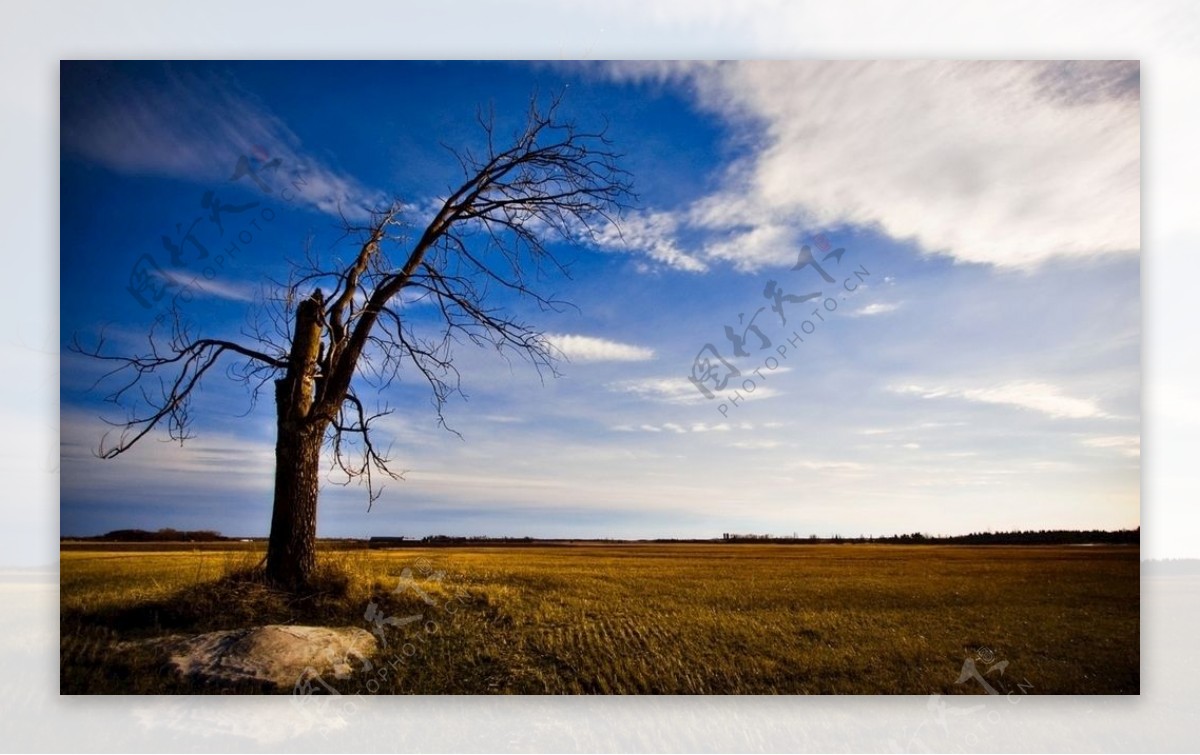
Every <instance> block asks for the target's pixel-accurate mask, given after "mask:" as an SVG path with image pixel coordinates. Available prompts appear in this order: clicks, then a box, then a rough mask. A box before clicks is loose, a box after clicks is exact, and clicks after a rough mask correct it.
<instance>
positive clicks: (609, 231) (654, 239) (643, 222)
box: [592, 212, 708, 273]
mask: <svg viewBox="0 0 1200 755" xmlns="http://www.w3.org/2000/svg"><path fill="white" fill-rule="evenodd" d="M678 227H679V221H678V219H677V218H676V217H675V216H674V215H672V214H670V213H667V212H640V213H630V214H629V215H626V216H625V217H624V218H622V219H621V220H620V222H619V223H608V224H606V225H604V226H603V227H601V228H600V229H599V230H598V231H597V232H596V235H595V236H594V237H593V238H592V241H593V242H594V243H596V244H597V245H598V246H599V247H600V248H601V249H605V250H608V251H622V252H636V253H641V254H645V255H646V256H648V257H650V258H651V259H653V260H655V261H656V262H660V263H662V264H664V265H666V266H667V267H672V268H675V269H677V270H686V271H688V272H693V273H699V272H704V271H705V270H707V269H708V265H707V264H705V263H704V262H702V261H701V260H699V259H697V258H696V257H695V256H693V255H691V254H688V253H687V252H685V251H684V250H683V249H681V248H680V247H679V244H678V242H676V240H675V232H676V231H677V230H678ZM652 269H653V268H650V267H648V266H645V265H642V266H640V267H639V268H638V270H639V272H650V271H651V270H652Z"/></svg>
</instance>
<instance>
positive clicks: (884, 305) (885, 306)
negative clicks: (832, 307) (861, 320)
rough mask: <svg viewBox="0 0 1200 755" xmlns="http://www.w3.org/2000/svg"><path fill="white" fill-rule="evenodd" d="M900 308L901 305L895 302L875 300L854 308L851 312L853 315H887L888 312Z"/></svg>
mask: <svg viewBox="0 0 1200 755" xmlns="http://www.w3.org/2000/svg"><path fill="white" fill-rule="evenodd" d="M897 309H900V305H899V304H897V303H895V302H873V303H871V304H868V305H867V306H865V307H861V308H859V309H856V310H854V311H853V312H851V313H850V315H851V317H871V316H872V315H886V314H887V313H888V312H895V311H896V310H897Z"/></svg>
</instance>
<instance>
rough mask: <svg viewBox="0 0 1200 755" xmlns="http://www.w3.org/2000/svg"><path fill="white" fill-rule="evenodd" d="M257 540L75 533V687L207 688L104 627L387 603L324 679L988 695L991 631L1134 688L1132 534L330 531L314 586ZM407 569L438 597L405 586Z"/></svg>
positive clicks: (280, 618) (546, 688)
mask: <svg viewBox="0 0 1200 755" xmlns="http://www.w3.org/2000/svg"><path fill="white" fill-rule="evenodd" d="M259 558H261V553H255V552H251V551H245V550H242V551H224V552H223V551H196V552H188V551H182V552H181V551H174V552H168V551H146V552H139V553H111V552H105V551H104V550H103V549H102V548H99V549H96V550H72V551H64V552H63V553H62V562H61V573H62V589H61V601H62V622H63V632H62V636H63V649H62V666H63V667H62V685H63V691H64V692H95V691H104V692H120V691H211V690H204V689H198V688H196V687H195V686H194V685H193V686H189V685H187V684H184V685H182V686H180V685H179V684H178V683H176V682H174V681H173V680H170V679H169V678H167V677H166V676H165V675H164V674H163V673H162V672H161V668H158V667H156V666H154V665H153V661H152V660H151V659H148V658H140V659H139V658H135V659H133V660H128V659H126V660H124V661H120V660H113V659H112V658H110V657H106V656H104V654H103V652H102V650H103V647H104V646H105V643H112V642H115V641H116V640H118V639H122V638H126V637H129V636H150V635H155V634H163V633H167V632H181V631H193V630H195V631H199V630H204V629H211V628H229V627H231V626H244V625H247V624H251V623H286V622H293V623H317V624H338V625H353V626H361V627H364V628H367V629H371V628H373V627H372V624H371V622H370V621H368V620H367V619H366V618H364V614H365V613H366V611H367V607H368V605H369V604H371V603H375V605H376V607H377V608H378V610H379V611H380V615H382V616H397V617H403V616H410V615H415V614H418V613H420V614H421V615H422V620H421V622H415V623H412V624H408V625H405V626H403V627H396V626H390V625H384V626H382V627H378V628H379V629H380V631H381V632H382V633H383V637H384V639H386V640H387V641H388V645H387V647H386V648H382V649H381V650H380V653H379V655H378V656H377V657H376V658H375V659H374V661H373V668H372V669H371V670H370V671H360V672H358V673H356V674H355V675H354V676H353V677H351V678H349V679H342V680H331V679H326V681H328V682H329V683H330V684H332V685H333V686H334V687H336V688H338V689H339V690H341V691H343V692H358V691H361V692H363V693H367V692H376V691H379V692H385V693H386V692H406V693H407V692H417V693H421V692H427V693H480V692H483V693H486V692H501V693H683V694H687V693H754V694H759V693H788V694H793V693H908V694H929V693H933V692H938V693H946V694H954V693H978V692H981V691H982V687H981V686H980V685H979V684H977V683H976V682H974V681H971V682H967V683H964V684H956V683H955V682H956V680H957V679H958V677H959V672H960V670H961V669H962V666H963V662H964V660H965V659H966V658H968V657H972V658H978V657H979V654H980V650H981V649H984V650H985V651H986V653H984V655H985V656H986V657H987V658H988V660H989V661H991V662H994V663H1000V662H1002V661H1007V666H1005V667H1004V668H1003V674H1001V673H999V670H998V669H997V670H996V671H994V672H993V673H992V674H990V675H988V677H987V678H988V679H989V680H990V681H992V682H993V683H994V686H996V687H997V688H999V689H1002V690H1014V691H1016V690H1018V687H1017V684H1018V682H1021V683H1023V684H1028V685H1032V686H1031V687H1030V688H1028V689H1027V691H1028V692H1030V693H1136V692H1137V691H1138V687H1139V649H1138V608H1139V564H1138V549H1137V548H1136V547H1031V546H1023V547H964V546H911V547H906V546H893V545H836V546H835V545H783V546H781V545H769V544H754V545H741V544H739V545H719V544H714V545H696V544H680V545H657V544H631V545H579V546H554V547H537V546H535V547H514V548H495V547H488V548H474V549H473V548H432V549H402V550H394V551H365V550H355V551H350V550H326V551H323V552H322V553H321V555H320V559H321V564H322V568H323V570H324V573H325V574H326V575H327V578H326V579H325V581H324V582H323V583H322V584H324V585H325V587H323V588H319V589H317V590H316V591H315V592H314V594H313V595H309V596H303V597H302V598H301V599H295V598H293V597H291V596H285V595H280V594H278V593H274V592H273V591H270V590H268V589H267V588H265V587H263V586H261V585H255V584H254V582H253V581H252V580H246V579H244V578H238V577H237V576H236V575H237V574H238V573H244V572H246V570H247V569H249V568H250V567H253V566H254V564H255V563H256V562H257V560H258V559H259ZM405 569H408V570H409V571H408V572H407V574H408V576H409V577H411V579H410V580H409V581H407V582H406V584H408V585H409V586H413V585H415V586H416V587H418V588H419V589H420V590H421V591H423V592H424V594H425V596H427V597H428V599H429V601H432V602H426V600H425V599H424V598H423V596H422V595H421V594H419V593H418V592H417V591H415V590H412V589H405V590H402V591H401V592H399V593H396V592H394V591H395V590H396V588H397V586H398V585H399V584H400V583H401V580H402V577H403V576H404V575H405V574H406V572H405ZM230 575H235V576H230ZM992 658H994V661H992ZM978 664H979V668H980V671H981V672H982V671H985V670H986V669H987V668H988V666H987V665H986V664H985V663H984V662H982V661H979V662H978ZM384 669H386V671H385V670H384ZM285 691H290V690H285Z"/></svg>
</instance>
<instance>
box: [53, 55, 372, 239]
mask: <svg viewBox="0 0 1200 755" xmlns="http://www.w3.org/2000/svg"><path fill="white" fill-rule="evenodd" d="M72 94H73V97H72V99H71V100H70V101H68V102H64V106H63V113H62V126H63V130H62V141H63V147H64V149H65V150H66V151H68V152H73V153H75V154H78V155H82V156H83V157H86V158H88V159H90V160H93V161H95V162H97V163H100V164H101V165H104V166H105V167H107V168H109V169H111V170H114V171H117V172H121V173H129V174H135V175H150V176H165V177H171V178H180V179H185V180H189V181H196V182H202V183H223V182H226V181H229V180H230V179H231V177H233V176H234V175H235V174H236V171H237V166H238V161H239V159H241V158H243V157H247V158H251V159H257V160H258V161H259V162H261V163H263V164H270V163H271V161H272V160H275V159H278V160H279V163H278V169H277V171H278V174H277V175H275V176H273V177H274V178H276V179H277V181H276V182H277V183H278V184H279V185H282V183H283V182H284V181H286V182H287V183H288V184H290V185H291V186H292V187H293V189H294V192H295V195H296V198H297V200H298V201H299V202H301V203H302V204H304V205H307V206H308V207H310V208H312V209H315V210H318V211H320V212H324V213H327V214H330V215H335V216H336V215H339V213H341V214H345V216H346V217H348V218H362V217H365V216H366V215H367V210H366V209H365V208H373V207H377V206H378V205H379V204H380V202H381V201H382V200H383V199H384V196H383V194H382V193H381V192H378V191H375V190H373V189H370V188H368V187H366V186H363V185H362V184H361V183H360V182H359V181H358V180H356V179H355V178H353V177H351V176H349V175H347V174H345V173H343V172H341V171H338V170H337V169H335V168H333V167H331V166H329V165H326V164H324V163H323V162H322V161H320V160H317V159H315V158H313V157H311V156H310V155H308V154H306V153H305V152H304V150H303V146H302V144H301V141H300V138H299V137H298V136H297V135H296V134H295V133H294V132H293V131H292V130H291V129H290V128H289V127H288V126H287V124H286V123H284V122H283V120H282V119H280V118H279V117H278V116H276V115H275V114H274V113H272V112H271V111H270V109H269V108H267V106H266V105H265V104H263V103H262V102H261V101H259V100H258V99H257V98H255V97H254V96H252V95H251V94H249V93H248V92H246V91H244V90H242V89H241V88H240V87H239V86H238V85H237V84H236V83H235V82H234V81H232V80H231V79H228V78H222V77H216V76H199V75H194V74H191V73H187V72H176V71H172V70H170V69H168V71H167V76H166V78H165V80H164V81H161V82H158V81H150V80H148V79H145V78H142V79H133V78H129V77H124V76H121V75H120V74H116V73H114V72H112V71H111V70H109V71H106V75H105V76H104V77H101V78H100V79H99V80H98V81H97V82H95V84H94V86H89V87H86V88H83V87H76V88H73V89H72ZM250 180H251V179H250V178H246V177H243V178H241V179H240V181H241V182H242V183H244V184H245V185H247V186H250V185H251V184H250V183H249V181H250ZM265 180H266V179H264V181H265Z"/></svg>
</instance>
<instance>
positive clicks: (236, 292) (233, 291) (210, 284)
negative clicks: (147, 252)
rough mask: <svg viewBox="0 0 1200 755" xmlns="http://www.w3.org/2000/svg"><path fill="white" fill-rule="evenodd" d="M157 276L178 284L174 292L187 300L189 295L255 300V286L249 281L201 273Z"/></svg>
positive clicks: (166, 273) (164, 273)
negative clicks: (229, 279) (240, 281)
mask: <svg viewBox="0 0 1200 755" xmlns="http://www.w3.org/2000/svg"><path fill="white" fill-rule="evenodd" d="M157 275H158V277H160V278H163V279H165V280H166V281H167V282H168V283H172V284H174V285H176V286H178V288H177V289H175V291H174V294H175V295H176V296H181V297H184V299H183V300H185V301H186V300H187V299H189V298H191V297H208V298H213V299H226V300H228V301H240V302H250V301H254V300H255V298H256V297H255V286H254V285H253V284H249V283H233V282H224V281H220V280H217V279H215V278H214V279H211V280H209V279H206V278H205V277H204V276H203V275H202V274H192V275H191V276H187V275H179V274H177V273H171V272H162V273H158V274H157Z"/></svg>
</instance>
